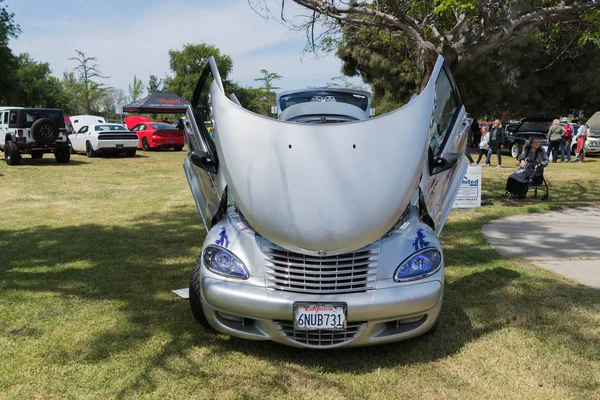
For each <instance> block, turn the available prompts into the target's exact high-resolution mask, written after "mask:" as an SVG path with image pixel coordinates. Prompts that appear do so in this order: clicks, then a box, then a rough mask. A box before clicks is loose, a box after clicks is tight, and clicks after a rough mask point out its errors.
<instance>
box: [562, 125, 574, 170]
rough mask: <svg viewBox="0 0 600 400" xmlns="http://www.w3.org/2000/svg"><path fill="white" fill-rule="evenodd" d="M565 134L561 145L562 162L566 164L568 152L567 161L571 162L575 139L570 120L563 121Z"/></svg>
mask: <svg viewBox="0 0 600 400" xmlns="http://www.w3.org/2000/svg"><path fill="white" fill-rule="evenodd" d="M561 123H563V124H564V125H563V128H564V129H565V133H563V135H562V142H561V144H560V162H565V151H566V152H567V160H568V162H571V140H572V139H573V128H572V127H571V124H569V120H568V119H566V118H564V119H562V120H561Z"/></svg>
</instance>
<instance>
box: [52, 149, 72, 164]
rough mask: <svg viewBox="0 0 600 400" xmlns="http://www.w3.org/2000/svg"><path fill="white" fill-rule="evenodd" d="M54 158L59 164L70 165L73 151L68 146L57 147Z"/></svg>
mask: <svg viewBox="0 0 600 400" xmlns="http://www.w3.org/2000/svg"><path fill="white" fill-rule="evenodd" d="M54 158H55V159H56V162H57V163H58V164H68V163H69V161H71V151H70V148H69V147H68V146H61V147H57V148H56V149H55V150H54Z"/></svg>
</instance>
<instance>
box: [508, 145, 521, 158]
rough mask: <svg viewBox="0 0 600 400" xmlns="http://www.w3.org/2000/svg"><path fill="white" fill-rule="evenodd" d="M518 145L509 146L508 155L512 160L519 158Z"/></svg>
mask: <svg viewBox="0 0 600 400" xmlns="http://www.w3.org/2000/svg"><path fill="white" fill-rule="evenodd" d="M519 153H520V151H519V145H518V144H516V143H513V145H512V146H510V155H511V156H513V158H517V157H519Z"/></svg>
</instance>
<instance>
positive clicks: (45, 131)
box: [31, 118, 59, 144]
mask: <svg viewBox="0 0 600 400" xmlns="http://www.w3.org/2000/svg"><path fill="white" fill-rule="evenodd" d="M58 134H59V132H58V125H57V124H56V122H55V121H53V120H51V119H50V118H41V119H38V120H36V121H34V122H33V124H31V136H33V138H34V139H35V141H36V142H38V143H41V144H52V143H54V142H56V139H58Z"/></svg>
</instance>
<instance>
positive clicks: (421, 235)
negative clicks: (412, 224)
mask: <svg viewBox="0 0 600 400" xmlns="http://www.w3.org/2000/svg"><path fill="white" fill-rule="evenodd" d="M425 239H427V236H425V231H424V230H423V229H419V230H417V236H415V240H414V242H413V247H414V248H415V251H418V250H419V249H422V248H423V247H427V246H429V242H428V241H427V240H425Z"/></svg>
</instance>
